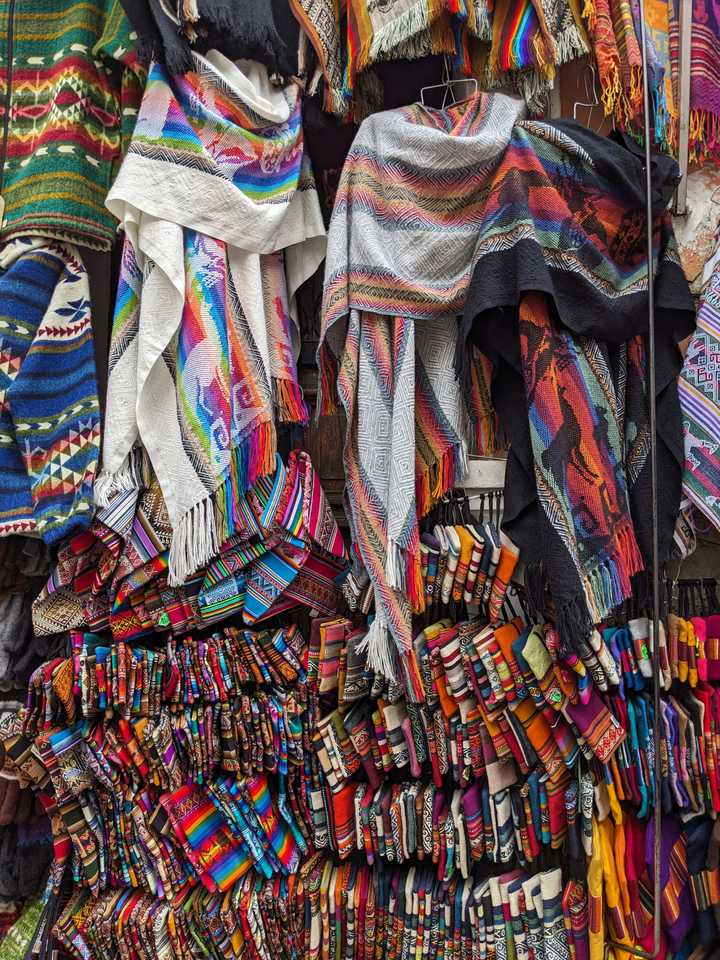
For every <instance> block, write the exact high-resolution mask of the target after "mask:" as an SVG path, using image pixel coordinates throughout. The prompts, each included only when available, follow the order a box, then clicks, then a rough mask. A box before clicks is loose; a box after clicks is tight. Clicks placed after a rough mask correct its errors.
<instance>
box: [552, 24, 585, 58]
mask: <svg viewBox="0 0 720 960" xmlns="http://www.w3.org/2000/svg"><path fill="white" fill-rule="evenodd" d="M555 47H556V49H557V63H558V65H559V64H563V63H569V62H570V60H575V59H576V58H577V57H584V56H585V55H586V54H587V53H589V51H588V48H587V44H586V43H585V38H584V37H583V35H582V33H581V31H580V28H579V27H578V25H577V24H576V23H572V24H570V25H569V26H568V27H567V29H566V30H563V32H562V33H561V34H559V35H558V36H557V37H555Z"/></svg>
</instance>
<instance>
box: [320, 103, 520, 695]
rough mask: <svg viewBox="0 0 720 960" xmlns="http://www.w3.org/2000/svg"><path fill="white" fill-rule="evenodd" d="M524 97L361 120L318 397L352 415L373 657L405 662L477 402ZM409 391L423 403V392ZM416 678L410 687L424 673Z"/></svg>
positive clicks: (350, 457) (353, 481) (358, 540)
mask: <svg viewBox="0 0 720 960" xmlns="http://www.w3.org/2000/svg"><path fill="white" fill-rule="evenodd" d="M523 110H524V105H523V103H522V101H520V100H517V99H514V98H511V97H507V96H505V95H503V94H492V95H488V94H480V95H478V96H475V97H472V98H470V99H469V100H465V101H462V102H460V103H458V104H455V105H454V106H452V107H450V108H449V109H447V110H445V111H439V110H434V109H427V108H424V107H423V106H421V105H420V104H414V105H411V106H409V107H405V108H403V109H400V110H391V111H387V112H385V113H380V114H375V115H374V116H371V117H370V118H369V119H368V120H366V121H365V122H364V123H363V124H362V126H361V127H360V130H359V132H358V135H357V137H356V138H355V141H354V143H353V145H352V148H351V149H350V153H349V154H348V157H347V160H346V162H345V167H344V169H343V174H342V178H341V181H340V186H339V189H338V193H337V199H336V203H335V209H334V211H333V217H332V221H331V224H330V230H329V234H328V255H327V260H326V267H325V289H324V297H323V308H322V331H321V344H320V349H319V363H320V368H321V384H320V392H321V410H323V411H324V412H328V411H329V410H330V409H332V401H333V395H334V385H335V383H337V390H338V394H339V396H340V399H341V401H342V404H343V406H344V408H345V412H346V414H347V421H348V427H347V433H346V439H345V471H346V479H347V498H348V501H349V515H350V518H351V522H352V527H353V534H354V538H353V539H354V542H355V544H356V545H357V547H358V548H359V550H360V553H361V555H362V559H363V562H364V563H365V566H366V568H367V570H368V573H369V574H370V577H371V579H372V581H373V585H374V587H375V600H376V618H375V621H374V623H373V626H372V628H371V630H370V632H369V639H368V644H369V650H368V653H369V657H370V660H371V661H372V664H373V667H374V668H376V669H378V670H379V671H381V672H384V674H385V675H390V676H392V675H393V674H394V660H395V656H394V653H393V649H392V645H391V643H390V642H389V637H388V631H389V632H390V634H391V635H392V638H393V639H394V641H395V644H396V646H397V649H398V651H399V652H400V654H401V658H400V659H401V665H404V666H407V663H406V660H407V657H406V656H405V655H406V654H407V651H408V650H409V649H410V644H411V632H410V612H411V606H414V600H415V601H417V594H418V593H419V592H421V590H420V591H419V590H418V584H417V580H418V576H419V562H418V561H419V534H418V523H417V514H418V511H419V512H420V513H421V514H422V513H425V512H427V510H429V509H430V507H431V506H432V502H433V501H434V500H435V499H437V497H439V496H441V495H442V494H443V493H444V492H445V491H446V490H447V489H449V488H450V487H452V486H453V485H454V484H456V483H459V482H460V481H461V480H462V477H463V474H464V469H465V459H466V455H467V440H466V433H467V417H468V413H467V409H466V404H465V402H464V398H463V391H462V389H461V388H460V385H459V384H458V383H457V381H456V380H455V377H454V374H453V369H452V357H453V355H454V351H455V349H456V347H457V335H458V326H457V317H458V315H459V314H460V313H461V312H462V310H463V306H464V303H465V296H466V292H467V287H468V282H469V279H470V275H471V272H472V268H473V263H474V256H475V248H476V244H477V238H478V234H479V231H480V227H481V222H482V213H483V209H484V205H485V199H486V198H485V187H486V184H487V182H488V178H489V174H490V172H491V170H492V169H493V167H494V166H495V165H496V164H497V163H498V162H499V160H500V158H501V157H502V155H503V153H504V151H505V148H506V146H507V142H508V140H509V138H510V135H511V133H512V129H513V126H514V124H515V123H516V122H517V120H518V118H519V117H520V116H522V112H523ZM413 401H414V402H413ZM413 686H414V684H413Z"/></svg>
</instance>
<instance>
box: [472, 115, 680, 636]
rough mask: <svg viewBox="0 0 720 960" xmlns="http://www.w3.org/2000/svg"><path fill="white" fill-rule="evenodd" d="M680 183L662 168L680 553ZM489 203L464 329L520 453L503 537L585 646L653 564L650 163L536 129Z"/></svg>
mask: <svg viewBox="0 0 720 960" xmlns="http://www.w3.org/2000/svg"><path fill="white" fill-rule="evenodd" d="M675 175H676V166H675V164H674V161H672V160H671V159H670V158H667V157H655V158H654V160H653V169H652V180H653V186H654V196H653V211H654V213H655V221H654V234H653V246H654V258H655V262H654V268H655V270H656V284H655V308H656V312H655V329H656V344H657V364H656V373H657V377H656V399H657V405H658V457H659V459H658V464H659V466H658V479H659V498H658V514H657V520H658V527H659V539H660V551H661V556H662V558H663V559H665V558H666V556H667V551H668V549H669V547H670V544H671V542H672V533H673V528H674V524H675V520H676V518H677V513H678V509H679V502H680V479H681V478H680V466H681V463H682V435H681V430H680V408H679V402H678V393H677V384H676V378H677V375H678V373H679V369H680V364H681V357H680V352H679V350H678V347H677V344H678V342H679V341H680V340H681V339H682V338H683V337H685V336H687V334H688V333H689V332H690V330H691V329H692V323H693V317H694V310H693V302H692V297H691V295H690V291H689V289H688V285H687V281H686V280H685V277H684V275H683V273H682V269H681V267H680V264H679V260H678V256H677V251H676V249H675V243H674V237H673V234H672V225H671V221H670V217H669V214H668V213H667V211H666V205H667V202H668V199H669V194H670V193H671V191H672V189H673V187H674V183H675ZM488 196H489V198H490V200H489V203H488V207H487V210H486V219H485V224H486V227H485V228H484V229H483V230H482V233H481V236H480V239H479V241H478V254H477V265H476V267H475V272H474V275H473V279H472V283H471V288H470V293H469V295H468V303H467V308H466V312H465V316H464V317H463V329H464V330H465V331H467V332H468V333H470V334H471V339H472V341H473V342H474V343H475V345H476V346H477V347H478V348H479V349H480V350H482V351H483V352H484V353H486V354H487V356H488V357H489V359H490V360H491V361H492V362H493V364H494V375H493V401H494V403H495V406H496V408H497V411H498V415H499V418H500V422H501V423H502V425H503V427H504V428H505V429H506V431H507V433H508V439H509V441H510V452H509V457H508V468H507V473H506V480H505V510H504V520H503V528H504V530H505V532H506V533H507V534H508V536H510V538H511V539H512V540H513V542H514V543H515V544H517V545H518V547H519V548H520V551H521V553H522V554H524V555H526V556H531V557H535V558H541V567H542V570H541V571H540V572H542V573H543V574H544V576H543V578H542V582H543V585H544V583H545V582H547V583H548V584H549V587H550V592H551V594H552V597H553V600H554V603H555V610H556V613H557V616H558V621H559V627H560V633H561V638H562V639H563V641H564V642H566V643H569V644H570V646H572V641H573V639H582V635H583V634H586V635H587V633H588V631H590V632H591V631H592V625H593V623H594V622H598V621H600V620H602V619H603V618H604V617H605V616H606V615H607V614H608V613H609V612H610V611H611V610H612V609H613V608H614V607H615V606H617V604H619V603H621V602H622V600H623V599H624V598H626V597H628V596H629V595H630V594H631V583H630V579H631V577H632V576H633V575H634V573H636V572H637V571H638V570H640V569H642V567H643V565H644V566H645V568H647V566H648V563H649V561H650V556H651V529H650V523H649V519H648V509H647V504H648V499H649V492H650V476H649V474H650V463H649V457H648V450H649V441H650V432H649V423H648V414H647V395H646V394H647V388H646V382H647V377H646V373H645V349H644V343H643V336H644V334H645V333H646V332H647V323H648V319H647V259H646V253H645V233H644V217H645V211H644V196H643V167H642V155H641V154H640V153H639V152H638V148H637V145H635V144H633V142H632V141H631V140H630V139H629V138H625V139H624V140H622V141H621V142H616V141H613V140H610V139H606V138H604V137H599V136H597V135H596V134H593V133H591V132H590V131H588V130H586V129H584V128H583V127H581V126H580V125H579V124H576V123H573V122H571V121H557V122H552V123H539V122H526V123H524V124H519V125H518V126H517V127H516V129H515V130H514V131H513V136H512V139H511V141H510V143H509V145H508V148H507V150H506V153H505V156H504V157H503V161H502V163H501V164H500V165H499V166H498V167H497V168H496V169H495V171H494V172H493V182H492V183H491V184H489V185H488ZM458 359H459V360H460V361H461V360H462V356H460V357H459V358H458ZM638 551H639V554H638ZM533 592H534V593H535V592H536V591H533ZM536 600H539V601H542V597H539V596H538V597H536Z"/></svg>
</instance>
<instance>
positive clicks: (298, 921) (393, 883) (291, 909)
mask: <svg viewBox="0 0 720 960" xmlns="http://www.w3.org/2000/svg"><path fill="white" fill-rule="evenodd" d="M586 915H587V891H586V889H585V887H584V885H583V884H582V883H579V882H577V881H574V880H571V881H568V883H567V884H565V886H564V887H563V882H562V878H561V872H560V870H559V869H550V870H545V871H543V872H541V873H536V874H533V875H528V874H526V873H525V872H524V871H522V870H514V871H511V872H508V873H504V874H500V875H499V876H496V877H490V878H487V879H484V880H474V879H468V880H462V879H458V878H454V879H453V880H452V881H450V883H449V884H447V885H438V884H437V883H436V882H435V878H434V874H433V873H432V871H429V870H426V869H423V868H422V867H419V868H418V867H411V868H402V867H400V868H398V867H395V868H390V869H388V870H387V871H383V872H379V871H377V870H372V869H369V868H367V867H355V866H352V865H350V864H341V865H340V866H336V865H335V864H333V862H332V861H331V860H327V859H324V858H323V857H321V856H320V855H315V856H313V857H311V858H310V859H308V860H307V861H306V862H305V864H304V866H303V868H302V871H301V873H300V875H299V876H298V877H296V878H293V877H290V878H288V879H287V880H280V881H277V880H276V881H270V880H266V881H264V882H263V881H260V880H258V879H257V878H256V877H254V876H253V875H252V874H248V876H247V877H246V878H245V879H244V880H243V881H242V882H241V883H240V884H239V885H238V887H237V889H236V892H235V895H234V896H233V897H232V898H226V899H224V900H223V899H220V898H217V897H213V895H211V894H208V893H207V892H203V891H199V892H198V893H197V894H193V895H191V896H189V897H188V895H187V894H180V895H179V896H178V897H177V898H175V900H174V901H171V902H168V903H163V902H161V901H152V900H151V899H150V898H149V897H147V896H143V895H141V894H140V893H137V892H135V891H131V890H126V891H121V892H116V893H114V894H109V893H108V894H103V895H102V896H101V897H100V898H99V899H98V900H96V901H92V900H91V899H90V898H89V897H88V896H87V893H86V892H85V891H79V892H78V893H76V894H74V895H73V897H72V898H71V900H70V902H69V903H68V906H67V907H66V909H65V910H64V911H63V913H62V915H61V917H60V918H59V920H58V922H57V925H56V931H57V934H58V936H59V938H60V940H61V942H62V943H63V945H64V946H65V947H66V949H67V950H69V951H70V953H71V954H72V955H73V956H74V957H78V958H81V957H87V956H88V955H91V954H92V955H93V956H98V957H103V958H104V957H108V958H109V957H111V956H113V955H114V951H122V949H123V947H124V945H125V943H128V944H129V943H132V944H133V945H134V949H135V951H136V955H137V956H139V957H142V958H149V957H165V956H182V957H188V958H190V957H195V956H198V955H199V954H198V953H197V952H196V951H197V947H196V946H194V945H195V944H199V943H207V942H208V941H209V942H210V943H211V944H212V945H213V947H214V949H215V950H217V951H218V953H219V954H220V955H222V956H248V957H250V958H252V960H263V958H264V960H267V958H269V957H277V958H287V960H290V958H292V957H296V956H310V955H311V953H313V955H314V954H317V955H318V956H319V957H321V958H322V960H329V958H331V957H334V956H337V955H340V956H346V957H360V958H363V960H381V958H383V957H386V956H393V957H394V956H403V955H407V956H419V957H422V958H428V960H429V958H433V960H458V958H460V957H480V956H485V955H488V956H493V955H495V956H497V955H498V954H500V953H501V951H502V950H503V949H505V948H506V949H507V950H508V955H512V953H511V952H510V951H513V950H516V949H519V951H520V952H521V953H522V950H523V948H524V947H525V948H527V949H529V950H532V955H533V956H534V957H535V958H536V960H551V958H557V960H570V958H577V960H580V958H583V957H587V950H588V946H587V944H588V934H587V923H585V925H584V926H583V920H585V919H586ZM573 920H574V922H573ZM141 933H142V935H141ZM501 955H504V954H501Z"/></svg>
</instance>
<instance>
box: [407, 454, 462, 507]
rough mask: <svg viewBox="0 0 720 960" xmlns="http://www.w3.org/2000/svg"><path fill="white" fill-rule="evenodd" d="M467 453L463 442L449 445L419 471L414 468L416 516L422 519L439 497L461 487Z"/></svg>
mask: <svg viewBox="0 0 720 960" xmlns="http://www.w3.org/2000/svg"><path fill="white" fill-rule="evenodd" d="M467 466H468V452H467V444H466V442H465V440H463V439H461V440H458V441H457V442H456V443H453V444H451V445H450V446H449V447H448V448H447V450H445V452H444V453H442V454H441V455H440V456H439V457H437V458H436V459H435V460H433V462H432V463H427V464H425V465H424V467H423V468H422V469H421V470H418V469H417V467H416V472H415V496H416V501H417V511H418V516H420V517H424V516H425V515H426V514H428V513H429V512H430V511H431V510H432V508H433V507H434V506H435V504H436V503H437V501H438V500H439V499H440V497H442V496H444V495H445V494H446V493H448V491H450V490H452V488H453V487H459V486H461V485H462V482H463V480H464V479H465V474H466V473H467Z"/></svg>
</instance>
